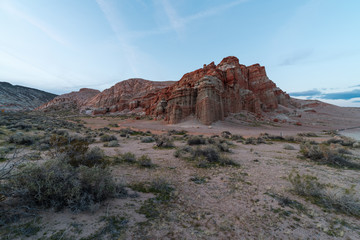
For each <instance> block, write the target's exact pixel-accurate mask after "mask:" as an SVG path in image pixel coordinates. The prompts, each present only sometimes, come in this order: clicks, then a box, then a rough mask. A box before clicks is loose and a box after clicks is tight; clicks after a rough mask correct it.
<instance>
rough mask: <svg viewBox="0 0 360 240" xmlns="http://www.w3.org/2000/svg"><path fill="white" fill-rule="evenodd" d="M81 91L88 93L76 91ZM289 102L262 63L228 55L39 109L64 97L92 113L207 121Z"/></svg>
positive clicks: (206, 122) (258, 113)
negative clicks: (170, 76) (166, 76)
mask: <svg viewBox="0 0 360 240" xmlns="http://www.w3.org/2000/svg"><path fill="white" fill-rule="evenodd" d="M82 92H84V93H85V92H86V94H85V95H84V97H79V96H82V95H81V93H82ZM288 102H289V95H288V94H286V93H284V92H283V91H282V90H281V89H279V88H278V87H276V85H275V83H274V82H272V81H271V80H270V79H269V78H268V77H267V76H266V72H265V68H264V67H262V66H260V65H259V64H255V65H251V66H245V65H241V64H239V60H238V59H237V58H236V57H227V58H224V59H223V60H222V61H221V62H220V63H219V64H218V65H215V64H214V62H212V63H210V64H209V65H204V67H203V68H201V69H198V70H196V71H193V72H190V73H187V74H185V75H184V76H183V77H182V78H181V79H180V81H178V82H171V81H168V82H155V81H148V80H144V79H139V78H133V79H129V80H126V81H122V82H119V83H117V84H116V85H114V86H113V87H111V88H109V89H106V90H104V91H103V92H101V93H99V92H98V91H96V90H89V89H87V90H86V91H85V90H80V92H75V93H70V94H65V95H61V96H59V97H57V98H55V99H54V100H53V101H51V102H50V103H48V104H45V105H43V106H42V107H40V109H47V108H48V107H49V106H54V105H55V106H58V105H59V103H61V104H63V103H64V104H67V105H71V104H72V105H74V106H75V107H77V108H79V109H81V110H82V111H83V112H84V111H86V112H87V113H89V112H91V113H92V114H94V115H97V114H106V113H114V114H128V113H132V114H133V113H135V114H140V115H141V114H146V115H150V116H154V117H156V118H157V119H165V120H166V121H167V122H168V123H171V124H174V123H178V122H180V121H182V120H183V119H184V118H186V117H188V116H195V117H196V118H198V119H199V121H201V122H202V123H204V124H211V123H212V122H214V121H217V120H223V119H224V118H225V117H227V116H229V115H230V114H231V113H238V112H240V111H244V110H246V111H250V112H253V113H255V114H257V115H259V116H260V115H261V114H262V113H263V112H266V111H272V110H274V109H277V108H278V105H279V104H281V105H284V106H286V105H287V104H288Z"/></svg>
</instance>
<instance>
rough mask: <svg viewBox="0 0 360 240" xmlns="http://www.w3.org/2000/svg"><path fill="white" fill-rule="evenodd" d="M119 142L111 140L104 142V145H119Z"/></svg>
mask: <svg viewBox="0 0 360 240" xmlns="http://www.w3.org/2000/svg"><path fill="white" fill-rule="evenodd" d="M119 146H120V144H119V142H118V140H112V141H110V142H108V143H104V147H119Z"/></svg>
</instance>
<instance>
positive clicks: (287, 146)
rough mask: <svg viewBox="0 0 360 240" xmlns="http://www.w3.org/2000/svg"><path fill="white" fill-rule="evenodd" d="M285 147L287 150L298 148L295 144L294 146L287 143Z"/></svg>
mask: <svg viewBox="0 0 360 240" xmlns="http://www.w3.org/2000/svg"><path fill="white" fill-rule="evenodd" d="M284 149H285V150H295V149H296V148H295V147H294V146H292V145H289V144H285V145H284Z"/></svg>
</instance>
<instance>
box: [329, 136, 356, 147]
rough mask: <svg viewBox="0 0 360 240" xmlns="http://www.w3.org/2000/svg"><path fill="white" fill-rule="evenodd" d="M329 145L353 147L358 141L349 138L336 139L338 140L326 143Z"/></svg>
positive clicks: (334, 139)
mask: <svg viewBox="0 0 360 240" xmlns="http://www.w3.org/2000/svg"><path fill="white" fill-rule="evenodd" d="M326 143H327V144H332V143H333V144H340V145H342V146H347V147H352V146H353V144H354V143H356V141H355V140H354V139H351V138H348V137H341V138H340V137H336V138H330V139H329V140H327V141H326Z"/></svg>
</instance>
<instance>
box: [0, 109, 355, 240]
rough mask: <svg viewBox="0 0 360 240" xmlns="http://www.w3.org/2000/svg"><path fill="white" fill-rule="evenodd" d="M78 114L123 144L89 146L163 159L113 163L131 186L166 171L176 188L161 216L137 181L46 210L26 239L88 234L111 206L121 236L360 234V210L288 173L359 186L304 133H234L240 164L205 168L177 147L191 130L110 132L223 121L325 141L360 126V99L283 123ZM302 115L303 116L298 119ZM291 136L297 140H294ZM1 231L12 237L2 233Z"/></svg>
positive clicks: (216, 129)
mask: <svg viewBox="0 0 360 240" xmlns="http://www.w3.org/2000/svg"><path fill="white" fill-rule="evenodd" d="M269 119H270V117H269ZM81 121H83V122H84V124H85V126H86V127H88V128H90V129H92V130H94V131H95V130H96V129H100V128H104V127H107V128H110V134H112V135H115V136H116V137H117V138H118V142H119V144H120V146H118V147H103V142H100V141H99V138H97V141H96V142H95V143H93V144H92V145H91V147H94V146H99V147H101V148H102V149H103V150H104V151H105V154H106V155H107V156H109V157H116V156H118V155H119V154H121V153H125V152H132V153H134V154H135V155H136V157H140V156H142V155H144V154H146V155H148V156H149V157H150V158H151V160H152V162H153V163H154V164H155V165H156V167H154V168H149V169H148V168H139V167H138V166H136V165H133V164H129V163H122V164H119V165H113V166H111V170H112V174H113V176H114V177H115V178H116V179H117V181H118V182H122V183H123V184H125V185H127V186H131V185H132V184H136V183H141V182H151V181H153V180H154V179H164V180H166V181H167V182H169V183H170V184H171V186H173V188H174V192H173V197H172V198H171V200H170V201H169V202H168V203H167V204H162V205H161V206H160V215H159V216H158V217H156V218H146V217H145V215H143V214H140V213H139V209H140V208H141V206H143V205H144V203H145V202H146V201H147V200H148V199H151V198H153V197H154V194H152V193H142V192H135V191H134V190H132V189H131V188H128V190H129V195H130V196H128V197H126V198H123V199H110V200H107V201H106V202H104V203H102V204H101V205H97V206H94V208H93V209H91V211H86V212H81V213H77V214H75V213H72V212H70V211H69V210H63V211H60V212H54V211H53V210H51V209H49V210H46V211H45V210H44V211H41V212H40V214H39V217H40V220H38V221H39V222H38V223H37V224H40V225H41V230H40V231H39V232H38V233H37V234H36V235H33V236H31V237H29V239H81V238H83V239H91V238H89V235H91V234H92V233H94V232H96V231H97V230H98V229H100V228H101V227H103V226H104V225H105V222H104V221H103V220H102V219H103V217H104V216H105V217H108V216H122V217H124V218H125V219H126V227H124V229H123V230H121V231H120V230H119V234H118V238H119V239H360V222H359V219H358V217H354V216H351V215H346V214H343V213H339V212H336V211H333V210H328V209H324V208H322V207H321V206H319V205H316V204H313V203H312V202H311V201H309V200H308V199H306V198H303V197H300V196H298V195H297V194H295V193H294V192H293V191H292V190H291V183H290V182H289V179H288V178H289V174H291V173H292V172H294V171H296V172H298V173H299V174H308V175H312V176H316V177H317V178H318V180H319V182H322V183H325V184H332V185H334V186H337V187H339V188H343V189H345V188H349V187H351V186H353V188H354V189H355V191H356V192H357V193H359V192H360V184H359V183H360V182H359V179H360V171H359V170H352V169H346V168H334V167H330V166H327V165H320V164H316V163H314V162H313V161H311V160H309V159H305V158H302V157H300V156H299V155H301V154H300V152H299V150H300V145H299V143H298V142H286V141H268V142H266V143H263V144H257V145H253V144H244V143H241V142H237V141H231V143H232V145H230V152H229V153H227V154H226V155H227V156H228V157H229V158H231V159H232V160H233V161H234V162H236V163H237V164H238V165H239V166H214V167H210V168H198V167H196V166H195V165H194V162H192V161H188V160H184V159H181V158H176V157H175V156H174V153H175V151H176V149H177V148H179V147H182V146H185V145H186V138H184V137H183V136H181V135H180V136H173V137H174V138H173V139H174V144H175V147H176V148H172V149H160V148H155V147H154V142H151V143H144V142H142V141H141V138H142V137H141V136H137V135H131V136H127V137H121V136H120V135H119V133H117V132H112V131H113V130H115V131H118V130H120V129H123V128H131V129H133V130H141V131H144V132H145V131H151V133H152V134H158V135H160V134H167V133H168V131H169V130H186V131H187V132H188V134H190V135H204V136H208V137H210V136H211V135H221V133H222V132H223V131H229V132H231V133H232V134H239V135H242V136H244V137H257V136H259V135H260V134H261V133H265V132H266V133H269V134H273V135H278V136H297V134H298V133H304V132H305V133H307V132H312V133H315V134H316V135H317V136H316V137H306V139H308V140H310V141H315V142H322V141H325V140H327V139H330V138H331V136H330V135H329V134H328V133H327V132H326V131H329V130H337V129H345V128H351V127H357V126H360V110H359V109H355V108H341V109H340V108H334V107H331V108H329V107H327V106H325V107H319V108H317V109H316V114H315V113H313V112H302V114H301V117H293V118H292V119H291V121H287V122H286V123H278V122H274V121H270V120H263V121H259V122H256V124H254V122H247V121H243V120H241V119H240V120H239V119H237V118H236V117H229V118H227V119H226V121H221V122H216V123H214V124H212V125H211V126H205V125H202V124H200V123H199V122H197V121H196V120H194V119H187V121H184V122H183V123H180V124H177V125H167V124H165V123H164V122H163V121H154V120H134V119H125V120H121V119H120V118H117V117H83V118H81ZM295 121H296V122H300V123H301V124H297V125H296V124H294V122H295ZM114 124H117V126H116V125H114ZM299 125H301V126H299ZM110 126H112V127H110ZM287 145H291V146H292V147H293V149H291V150H288V148H287V147H286V146H287ZM350 151H351V153H352V155H353V156H354V158H356V159H358V160H359V159H360V149H359V148H357V149H351V150H350ZM359 161H360V160H359ZM194 179H200V180H201V181H195V180H194ZM358 197H359V195H358ZM285 200H286V201H285ZM1 237H2V239H8V238H6V236H5V235H2V236H1ZM19 239H27V237H25V236H21V237H19ZM105 239H106V238H105Z"/></svg>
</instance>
